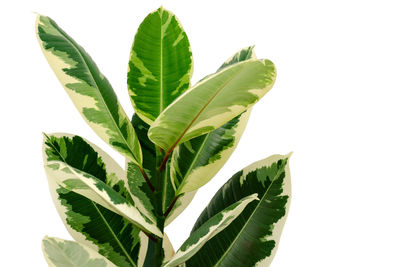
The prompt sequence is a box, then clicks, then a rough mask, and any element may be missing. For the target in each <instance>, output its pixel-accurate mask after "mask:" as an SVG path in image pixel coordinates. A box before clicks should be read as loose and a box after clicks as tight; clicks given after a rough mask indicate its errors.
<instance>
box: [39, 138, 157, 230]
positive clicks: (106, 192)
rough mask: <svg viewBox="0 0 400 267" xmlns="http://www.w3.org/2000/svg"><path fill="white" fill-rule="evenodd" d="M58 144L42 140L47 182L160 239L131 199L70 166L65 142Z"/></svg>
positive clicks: (150, 220)
mask: <svg viewBox="0 0 400 267" xmlns="http://www.w3.org/2000/svg"><path fill="white" fill-rule="evenodd" d="M58 141H60V140H57V138H51V137H46V138H45V141H44V147H43V150H44V152H45V153H44V163H45V170H46V174H47V176H48V179H49V180H53V181H55V182H56V183H57V184H59V185H60V186H61V187H64V188H65V189H67V190H69V191H73V192H75V193H77V194H80V195H82V196H84V197H86V198H88V199H90V200H92V201H94V202H96V203H97V204H100V205H101V206H103V207H105V208H107V209H109V210H111V211H113V212H115V213H117V214H119V215H121V216H123V217H125V218H126V219H127V220H128V221H129V222H130V223H132V224H134V225H135V226H136V227H138V228H139V229H141V230H143V231H145V232H146V233H154V234H155V235H157V236H162V233H161V231H160V230H159V229H158V227H157V226H156V222H155V221H154V220H152V218H149V217H147V216H146V215H145V214H144V213H143V212H141V211H140V210H139V209H138V208H137V207H135V206H134V205H133V204H132V202H133V200H131V201H132V202H131V201H129V200H127V198H126V197H124V196H122V195H121V194H119V193H118V192H116V191H115V190H114V189H113V188H112V187H110V186H109V185H107V184H106V183H104V182H103V181H102V180H101V179H98V178H97V177H95V176H93V175H91V174H90V173H87V172H86V171H84V170H81V169H80V168H74V167H72V166H71V165H69V164H68V162H67V160H66V159H65V153H66V146H65V142H62V141H61V142H60V143H58ZM128 199H129V198H128Z"/></svg>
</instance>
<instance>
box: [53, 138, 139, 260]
mask: <svg viewBox="0 0 400 267" xmlns="http://www.w3.org/2000/svg"><path fill="white" fill-rule="evenodd" d="M50 138H51V139H53V142H52V143H53V146H55V147H58V148H59V150H60V151H62V155H63V158H64V159H65V161H66V162H67V163H68V164H69V165H70V166H72V167H74V168H77V169H81V170H82V171H85V172H86V173H89V174H91V175H93V176H95V177H97V178H98V179H99V180H101V181H102V182H104V183H106V184H107V185H108V186H110V187H112V188H113V189H114V190H115V191H116V192H117V193H119V194H120V195H122V196H123V197H126V198H127V199H129V198H130V195H129V192H128V190H127V189H126V187H125V184H124V181H122V180H118V178H117V177H122V176H123V175H124V171H123V170H122V168H121V167H120V166H119V165H118V164H117V163H116V162H115V161H114V160H113V159H112V158H111V157H110V156H108V154H106V153H105V152H104V151H102V150H101V149H100V148H98V147H97V146H95V145H94V144H91V143H89V142H88V141H86V140H84V139H83V138H81V137H79V136H72V135H67V134H56V135H52V136H51V137H50ZM55 157H57V154H56V155H55ZM106 166H107V168H106ZM48 182H49V187H50V192H51V195H52V197H53V200H54V203H55V206H56V209H57V211H58V213H59V215H60V217H61V219H62V220H63V222H64V224H65V226H66V228H67V230H68V231H69V233H70V234H71V236H72V237H73V238H74V239H75V240H76V241H78V242H79V243H82V244H84V245H86V246H89V247H90V248H92V249H94V250H95V251H97V252H99V253H100V254H101V255H103V256H105V257H106V258H108V259H109V260H110V261H112V262H113V263H114V264H116V265H117V266H126V267H129V266H135V264H136V262H137V257H138V253H139V249H140V247H141V243H140V239H139V231H140V230H139V229H138V228H136V227H135V226H133V225H132V224H131V223H130V222H129V221H128V220H126V219H125V218H124V217H122V216H121V215H118V214H116V213H114V212H112V211H110V210H108V209H106V208H104V207H103V206H101V205H99V204H96V203H95V202H93V201H92V200H90V199H88V198H86V197H84V196H82V195H79V194H77V193H75V192H72V191H70V190H67V189H66V188H64V187H61V186H60V185H58V184H57V183H56V181H55V180H53V179H49V180H48ZM132 203H133V201H132Z"/></svg>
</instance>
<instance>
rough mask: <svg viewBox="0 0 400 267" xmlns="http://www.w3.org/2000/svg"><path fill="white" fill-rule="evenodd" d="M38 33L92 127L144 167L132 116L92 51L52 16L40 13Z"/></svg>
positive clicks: (46, 52) (41, 42)
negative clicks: (72, 36) (131, 120)
mask: <svg viewBox="0 0 400 267" xmlns="http://www.w3.org/2000/svg"><path fill="white" fill-rule="evenodd" d="M36 33H37V37H38V41H39V44H40V46H41V48H42V51H43V54H44V55H45V57H46V59H47V61H48V63H49V65H50V66H51V68H52V69H53V71H54V73H55V74H56V76H57V77H58V79H59V80H60V82H61V84H62V85H63V87H64V88H65V90H66V92H67V93H68V95H69V96H70V98H71V99H72V102H73V103H74V105H75V106H76V108H77V109H78V110H79V112H80V113H81V115H82V116H83V118H84V119H85V120H86V122H87V123H88V124H89V126H90V127H91V128H92V129H93V130H94V131H95V132H96V133H97V134H98V135H99V136H100V137H101V138H102V139H103V140H104V141H105V142H106V143H108V144H110V145H111V146H112V147H113V148H114V149H116V150H117V151H118V152H120V153H122V154H123V155H124V156H126V157H127V158H130V159H131V160H132V161H134V162H136V163H137V164H138V165H140V166H141V165H142V152H141V149H140V145H139V142H138V140H137V137H136V134H135V131H134V129H133V127H132V125H131V123H130V121H129V118H128V117H127V115H126V114H125V111H124V110H123V109H122V107H121V105H120V104H119V102H118V99H117V96H116V95H115V93H114V91H113V89H112V87H111V85H110V83H109V82H108V80H107V79H106V78H105V77H104V75H103V74H102V73H101V72H100V71H99V69H98V68H97V66H96V64H95V63H94V61H93V60H92V58H91V57H90V56H89V54H87V53H86V52H85V50H84V49H83V48H82V47H81V46H80V45H79V44H77V43H76V42H75V41H74V40H73V39H72V38H71V37H70V36H69V35H68V34H67V33H65V32H64V31H63V30H62V29H61V28H60V27H59V26H58V25H57V24H56V23H55V22H54V21H53V20H52V19H50V18H49V17H46V16H41V15H38V17H37V21H36Z"/></svg>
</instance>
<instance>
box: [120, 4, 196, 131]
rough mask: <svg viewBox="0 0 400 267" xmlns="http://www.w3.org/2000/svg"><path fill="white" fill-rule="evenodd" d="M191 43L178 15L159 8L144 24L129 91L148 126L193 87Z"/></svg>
mask: <svg viewBox="0 0 400 267" xmlns="http://www.w3.org/2000/svg"><path fill="white" fill-rule="evenodd" d="M192 72H193V64H192V51H191V50H190V44H189V40H188V38H187V36H186V33H185V31H184V30H183V28H182V26H181V24H180V23H179V21H178V19H177V18H176V16H175V15H174V14H173V13H172V12H170V11H168V10H166V9H164V8H162V7H161V8H159V9H157V10H156V11H154V12H152V13H150V14H149V15H148V16H147V17H146V18H145V19H144V20H143V22H142V24H140V26H139V29H138V31H137V33H136V36H135V40H134V42H133V46H132V50H131V55H130V60H129V71H128V89H129V95H130V97H131V100H132V104H133V106H134V108H135V110H136V113H137V114H138V115H139V116H140V118H142V119H143V120H144V121H145V122H146V123H147V124H150V125H151V124H152V122H153V121H154V120H155V119H156V118H157V117H158V115H159V114H160V113H161V112H162V111H163V110H164V109H165V108H166V107H167V106H168V105H169V104H170V103H172V102H173V101H174V100H175V99H176V98H177V97H178V96H179V95H180V94H182V93H183V92H184V91H185V90H186V89H188V88H189V86H190V78H191V76H192Z"/></svg>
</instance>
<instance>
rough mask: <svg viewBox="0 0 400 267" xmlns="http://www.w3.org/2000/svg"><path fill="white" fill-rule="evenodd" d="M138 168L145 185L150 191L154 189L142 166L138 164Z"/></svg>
mask: <svg viewBox="0 0 400 267" xmlns="http://www.w3.org/2000/svg"><path fill="white" fill-rule="evenodd" d="M139 170H140V172H141V173H142V175H143V178H144V180H145V181H146V183H147V185H148V186H149V188H150V190H151V192H154V191H155V188H154V186H153V184H152V183H151V181H150V179H149V177H148V176H147V174H146V172H145V171H144V170H143V169H142V167H140V166H139Z"/></svg>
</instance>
